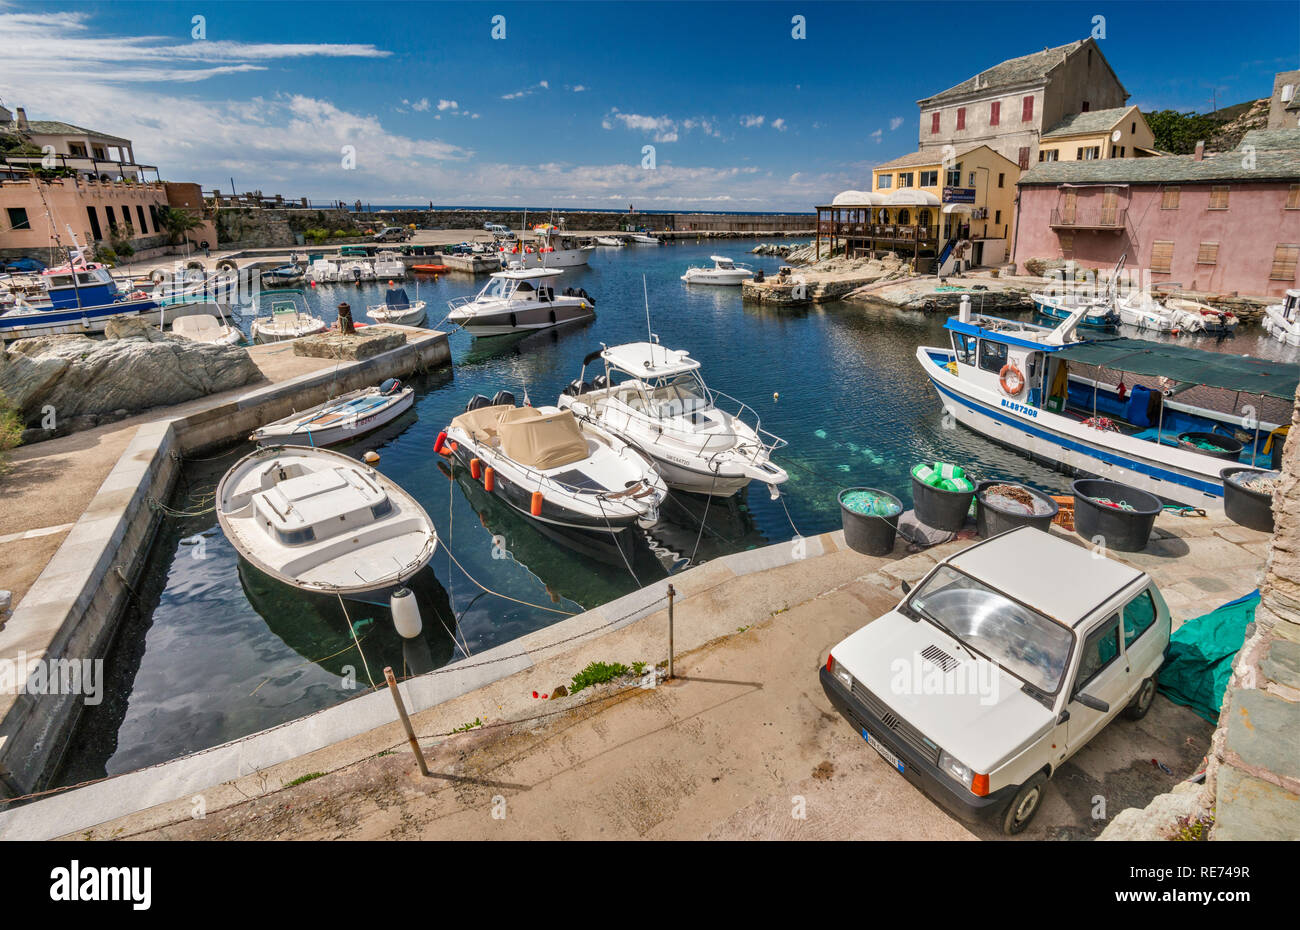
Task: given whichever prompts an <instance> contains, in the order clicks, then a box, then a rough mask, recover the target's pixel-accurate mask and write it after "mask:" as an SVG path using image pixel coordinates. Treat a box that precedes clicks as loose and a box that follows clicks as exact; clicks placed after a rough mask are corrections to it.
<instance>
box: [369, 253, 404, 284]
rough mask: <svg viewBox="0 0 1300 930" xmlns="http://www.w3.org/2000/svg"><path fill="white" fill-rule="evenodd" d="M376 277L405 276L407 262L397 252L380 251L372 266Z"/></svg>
mask: <svg viewBox="0 0 1300 930" xmlns="http://www.w3.org/2000/svg"><path fill="white" fill-rule="evenodd" d="M372 267H373V268H374V271H375V277H376V278H380V279H382V278H405V277H406V262H404V261H402V256H401V255H399V254H397V253H396V252H392V251H386V252H380V253H379V254H378V255H376V256H375V261H374V264H373V266H372Z"/></svg>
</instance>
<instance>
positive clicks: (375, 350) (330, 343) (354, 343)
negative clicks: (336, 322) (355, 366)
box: [293, 326, 406, 361]
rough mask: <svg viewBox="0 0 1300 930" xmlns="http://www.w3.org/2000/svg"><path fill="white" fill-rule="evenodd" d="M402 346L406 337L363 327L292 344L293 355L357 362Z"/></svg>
mask: <svg viewBox="0 0 1300 930" xmlns="http://www.w3.org/2000/svg"><path fill="white" fill-rule="evenodd" d="M404 345H406V333H404V332H402V331H401V330H400V329H393V328H392V327H388V326H366V327H364V328H362V329H358V330H357V331H356V332H355V333H352V334H350V335H345V334H343V333H340V332H338V331H336V330H330V331H329V332H325V333H319V334H317V335H315V336H304V337H303V338H301V339H295V340H294V341H293V354H294V355H302V356H306V357H308V358H337V359H346V360H348V361H358V360H360V359H365V358H373V357H374V356H376V355H378V354H380V353H381V352H388V351H390V350H392V349H396V348H399V347H400V346H404Z"/></svg>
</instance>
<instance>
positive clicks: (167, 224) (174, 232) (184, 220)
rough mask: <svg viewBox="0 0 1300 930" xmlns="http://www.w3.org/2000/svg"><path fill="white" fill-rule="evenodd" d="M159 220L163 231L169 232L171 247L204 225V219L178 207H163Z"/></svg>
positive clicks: (168, 238)
mask: <svg viewBox="0 0 1300 930" xmlns="http://www.w3.org/2000/svg"><path fill="white" fill-rule="evenodd" d="M158 220H159V222H160V223H161V224H162V227H163V229H165V230H167V241H168V242H169V243H170V244H171V245H176V243H178V242H180V241H181V240H182V239H184V238H185V234H186V233H187V232H189V231H190V230H191V229H198V228H199V227H200V226H202V225H203V220H202V219H200V218H199V217H197V216H195V215H194V214H193V213H190V212H189V211H188V210H178V209H177V208H176V207H163V208H162V209H161V210H159V211H158Z"/></svg>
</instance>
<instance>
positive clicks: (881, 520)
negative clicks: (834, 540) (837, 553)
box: [839, 488, 903, 555]
mask: <svg viewBox="0 0 1300 930" xmlns="http://www.w3.org/2000/svg"><path fill="white" fill-rule="evenodd" d="M853 491H867V492H869V493H871V494H877V495H879V496H880V497H883V498H885V499H886V500H889V501H892V502H893V504H894V515H893V516H891V517H877V516H873V515H871V514H865V513H857V512H856V511H853V510H850V509H849V508H848V507H846V506H844V495H846V494H849V493H852V492H853ZM839 501H840V517H841V519H842V520H843V521H844V541H845V542H846V543H847V544H848V547H849V548H850V549H852V550H853V551H854V552H861V553H862V554H863V555H889V553H891V552H893V551H894V538H895V537H896V536H897V535H898V518H899V516H900V515H901V514H902V512H903V504H902V502H901V501H900V500H899V499H898V498H897V497H895V496H894V495H892V494H890V493H889V492H888V491H881V490H880V489H879V488H845V489H844V490H843V491H841V492H840V496H839Z"/></svg>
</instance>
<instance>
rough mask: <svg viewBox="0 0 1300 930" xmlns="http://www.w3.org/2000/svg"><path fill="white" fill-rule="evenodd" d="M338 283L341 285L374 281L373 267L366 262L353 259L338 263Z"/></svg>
mask: <svg viewBox="0 0 1300 930" xmlns="http://www.w3.org/2000/svg"><path fill="white" fill-rule="evenodd" d="M336 280H338V281H342V282H343V283H345V284H347V283H354V284H355V283H357V282H359V281H373V280H375V267H374V266H373V265H371V264H370V262H368V261H364V260H362V259H358V258H353V259H349V260H347V261H345V262H340V263H339V274H338V278H337V279H336Z"/></svg>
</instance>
